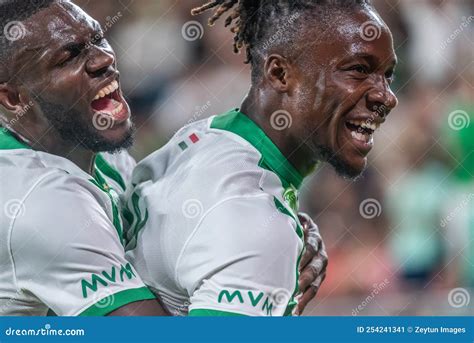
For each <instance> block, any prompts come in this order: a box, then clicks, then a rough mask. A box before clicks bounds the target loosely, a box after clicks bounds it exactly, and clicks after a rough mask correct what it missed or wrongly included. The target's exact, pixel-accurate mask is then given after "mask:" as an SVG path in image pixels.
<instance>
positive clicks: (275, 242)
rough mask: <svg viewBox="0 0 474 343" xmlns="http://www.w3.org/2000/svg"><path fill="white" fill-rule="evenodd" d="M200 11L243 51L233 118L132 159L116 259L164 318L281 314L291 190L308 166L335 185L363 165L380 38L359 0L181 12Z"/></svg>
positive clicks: (384, 57) (297, 227)
mask: <svg viewBox="0 0 474 343" xmlns="http://www.w3.org/2000/svg"><path fill="white" fill-rule="evenodd" d="M207 10H214V14H213V16H212V17H211V19H210V21H209V22H210V24H211V25H213V24H214V23H215V22H216V21H217V20H218V19H220V18H221V17H223V16H225V17H226V19H225V25H226V26H231V30H232V32H234V33H235V42H234V49H235V50H236V51H237V52H238V51H240V50H242V49H245V50H246V53H247V61H248V63H250V64H251V67H252V85H251V88H250V90H249V93H248V95H247V96H246V98H245V100H244V101H243V103H242V105H241V107H240V109H235V110H232V111H230V112H228V113H226V114H223V115H220V116H214V117H211V118H209V119H207V120H204V121H200V122H197V123H193V124H191V125H188V126H186V127H185V128H183V129H182V130H181V131H179V132H178V133H177V134H176V135H175V137H174V138H172V139H171V141H170V142H169V143H168V144H167V145H166V146H165V147H164V148H163V149H161V150H159V151H157V152H155V153H153V154H152V155H150V156H149V157H148V158H146V159H145V160H144V161H142V162H141V163H139V165H138V166H137V168H136V169H135V171H134V175H133V180H132V181H133V184H134V185H135V186H134V189H133V190H132V192H131V193H130V194H129V200H128V202H129V207H130V209H131V210H132V211H133V212H134V214H135V217H136V218H135V222H134V225H133V226H132V230H130V231H129V232H128V239H129V240H130V243H129V246H128V247H129V248H131V249H132V250H131V251H130V252H129V256H128V257H129V258H130V259H131V260H132V261H133V264H134V266H135V267H136V268H137V270H138V272H139V273H140V274H141V275H142V277H143V279H144V281H145V283H146V284H147V285H148V286H150V288H151V289H153V290H154V291H155V292H157V293H158V294H159V295H160V297H161V299H162V300H163V302H164V304H165V306H166V307H167V308H168V310H170V311H172V312H173V313H178V314H186V313H189V315H217V316H221V315H258V316H279V315H288V314H292V313H295V308H297V307H296V305H297V300H296V299H298V297H297V295H298V294H299V293H301V292H303V291H304V289H299V287H298V283H297V280H298V273H299V268H298V265H299V264H298V262H299V259H300V256H301V254H302V250H303V242H302V239H303V233H302V229H301V222H300V220H299V218H298V216H297V211H298V190H299V188H300V187H301V184H302V182H303V179H304V177H306V176H307V175H309V174H310V173H311V172H312V171H314V170H315V167H316V165H317V164H318V163H319V162H328V163H330V164H331V165H332V166H333V167H334V168H335V169H336V171H337V172H338V173H339V174H341V175H342V176H345V177H349V178H356V177H358V176H359V175H360V174H361V173H362V172H363V170H364V169H365V167H366V165H367V154H368V153H369V151H370V150H371V149H372V146H373V144H374V143H373V134H374V131H375V130H376V129H377V128H378V127H379V126H380V125H381V124H382V123H383V122H384V121H385V118H386V116H387V115H388V113H389V112H390V110H391V109H392V108H394V107H395V106H396V104H397V99H396V97H395V95H394V94H393V92H392V91H391V89H390V84H391V81H392V77H393V71H394V68H395V64H396V56H395V52H394V48H393V41H392V35H391V33H390V30H389V28H388V27H387V26H386V25H385V23H384V22H383V21H382V19H381V18H380V16H379V15H378V14H377V12H376V11H375V9H374V8H373V7H372V6H371V4H370V3H369V1H368V0H294V1H278V0H274V1H268V0H263V1H256V0H215V1H210V2H208V3H206V4H204V5H203V6H202V7H199V8H196V9H194V10H193V11H192V13H193V14H194V15H198V14H201V13H203V12H205V11H207ZM318 268H322V266H316V268H315V269H318ZM307 300H308V299H305V300H304V301H307Z"/></svg>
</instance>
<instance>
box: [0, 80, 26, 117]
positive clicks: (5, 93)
mask: <svg viewBox="0 0 474 343" xmlns="http://www.w3.org/2000/svg"><path fill="white" fill-rule="evenodd" d="M0 105H1V106H3V107H4V108H5V109H6V110H7V111H9V112H13V113H17V112H19V111H21V110H22V109H23V106H22V102H21V100H20V94H19V93H18V91H17V89H16V88H14V87H12V86H10V85H9V84H8V83H6V82H5V83H0Z"/></svg>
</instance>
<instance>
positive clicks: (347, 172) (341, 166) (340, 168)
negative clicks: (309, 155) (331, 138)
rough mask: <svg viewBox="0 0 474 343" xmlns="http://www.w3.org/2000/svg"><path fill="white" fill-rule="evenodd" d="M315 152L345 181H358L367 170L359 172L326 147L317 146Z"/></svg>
mask: <svg viewBox="0 0 474 343" xmlns="http://www.w3.org/2000/svg"><path fill="white" fill-rule="evenodd" d="M314 151H315V152H316V153H317V155H318V159H319V160H321V161H324V162H327V163H329V164H330V165H331V166H332V167H333V168H334V170H335V171H336V173H337V175H339V176H340V177H343V178H344V179H347V180H351V181H356V180H357V179H359V178H360V177H361V176H362V174H363V173H364V171H365V168H364V169H363V170H359V169H356V168H354V167H352V166H351V165H350V164H349V163H347V162H345V161H344V160H343V159H342V158H341V157H339V156H338V155H337V154H336V153H335V152H334V151H333V150H332V149H330V148H328V147H326V146H322V145H317V146H315V148H314Z"/></svg>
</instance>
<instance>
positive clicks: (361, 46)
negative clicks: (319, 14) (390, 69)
mask: <svg viewBox="0 0 474 343" xmlns="http://www.w3.org/2000/svg"><path fill="white" fill-rule="evenodd" d="M315 30H318V32H319V35H318V37H319V38H318V42H317V44H314V45H313V47H314V49H313V54H311V55H312V56H313V57H315V58H317V59H318V60H319V61H324V62H326V63H330V62H333V61H334V62H337V61H339V60H340V59H342V58H346V57H350V56H355V55H368V56H372V57H373V58H374V59H376V60H378V62H379V63H393V62H394V61H395V59H396V56H395V52H394V49H393V40H392V34H391V32H390V30H389V28H388V27H387V25H386V24H385V23H384V21H383V20H382V19H381V18H380V16H379V15H378V13H377V12H375V11H373V10H371V9H369V8H364V9H360V10H356V11H351V12H347V11H343V12H341V13H340V14H339V15H337V16H334V18H333V19H332V20H331V21H329V24H328V25H327V26H326V27H325V28H323V30H322V33H321V27H317V28H316V27H315ZM313 35H314V36H316V34H314V32H313Z"/></svg>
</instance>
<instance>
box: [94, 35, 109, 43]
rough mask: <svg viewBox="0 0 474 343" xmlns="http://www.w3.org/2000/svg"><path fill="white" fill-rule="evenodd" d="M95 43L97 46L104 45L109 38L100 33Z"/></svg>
mask: <svg viewBox="0 0 474 343" xmlns="http://www.w3.org/2000/svg"><path fill="white" fill-rule="evenodd" d="M94 44H95V45H97V46H104V45H106V44H107V40H106V39H105V37H104V36H103V35H100V36H99V37H97V38H96V39H95V40H94Z"/></svg>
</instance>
